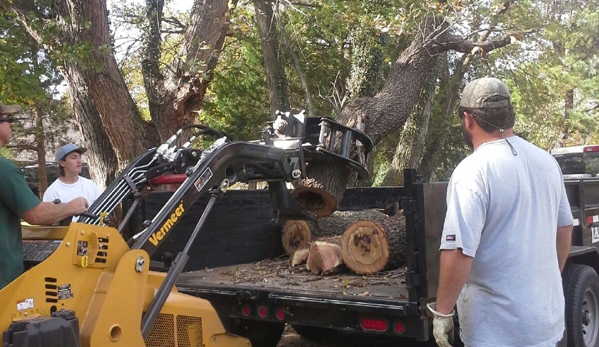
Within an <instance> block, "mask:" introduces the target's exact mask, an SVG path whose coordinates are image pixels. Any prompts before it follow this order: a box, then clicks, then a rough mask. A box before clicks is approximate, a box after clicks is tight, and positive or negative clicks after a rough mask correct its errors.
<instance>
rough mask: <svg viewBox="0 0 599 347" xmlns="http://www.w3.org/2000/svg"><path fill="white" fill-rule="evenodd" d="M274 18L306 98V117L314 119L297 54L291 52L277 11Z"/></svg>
mask: <svg viewBox="0 0 599 347" xmlns="http://www.w3.org/2000/svg"><path fill="white" fill-rule="evenodd" d="M275 17H276V19H277V24H278V26H279V33H280V34H281V38H282V39H283V43H284V44H285V48H287V54H289V58H291V61H292V62H293V66H294V67H295V72H296V73H297V77H298V78H299V80H300V83H301V84H302V88H303V89H304V94H305V97H306V99H305V100H306V105H307V108H308V110H307V111H308V117H315V116H316V115H315V114H314V102H313V100H312V93H311V92H310V87H309V86H308V80H307V79H306V76H305V75H304V71H303V70H302V66H301V64H300V60H299V58H298V57H297V54H295V51H294V50H293V46H292V44H291V40H290V39H289V37H288V36H287V33H286V32H285V25H284V24H283V21H282V20H281V13H279V11H278V10H277V13H276V14H275Z"/></svg>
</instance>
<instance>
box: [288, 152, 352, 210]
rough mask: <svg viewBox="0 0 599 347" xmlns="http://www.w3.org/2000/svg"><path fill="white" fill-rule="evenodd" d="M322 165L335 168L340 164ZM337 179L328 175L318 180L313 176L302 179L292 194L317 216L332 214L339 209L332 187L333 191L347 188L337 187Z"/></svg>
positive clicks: (296, 184)
mask: <svg viewBox="0 0 599 347" xmlns="http://www.w3.org/2000/svg"><path fill="white" fill-rule="evenodd" d="M321 165H324V166H331V169H333V168H335V167H337V166H338V165H339V164H336V163H335V164H331V163H326V164H321ZM346 171H347V173H346V174H348V173H349V170H346ZM334 172H337V171H334ZM337 181H338V177H335V176H326V175H325V176H324V177H320V178H319V179H318V180H316V179H312V178H306V179H302V180H299V181H298V182H296V183H295V188H294V189H293V191H292V192H291V195H293V197H294V198H295V199H296V200H297V202H298V203H299V204H300V205H301V206H302V207H304V208H305V209H306V210H308V211H310V212H313V213H314V214H315V215H316V218H322V217H326V216H330V215H331V214H332V213H333V212H335V211H336V210H337V203H338V201H337V200H336V199H335V197H334V195H332V194H331V193H330V191H331V189H333V191H336V190H344V189H345V186H343V187H337V183H336V182H337ZM325 187H327V188H325ZM331 187H332V188H331Z"/></svg>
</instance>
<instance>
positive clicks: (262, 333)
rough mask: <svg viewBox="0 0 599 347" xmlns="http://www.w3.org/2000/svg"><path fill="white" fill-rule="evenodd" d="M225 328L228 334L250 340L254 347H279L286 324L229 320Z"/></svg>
mask: <svg viewBox="0 0 599 347" xmlns="http://www.w3.org/2000/svg"><path fill="white" fill-rule="evenodd" d="M225 328H226V330H227V332H230V333H232V334H235V335H239V336H243V337H247V338H249V339H250V341H251V342H252V346H259V347H277V345H278V344H279V341H281V337H282V336H283V330H285V323H274V322H266V321H257V320H249V319H227V320H226V326H225Z"/></svg>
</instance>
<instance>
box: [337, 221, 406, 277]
mask: <svg viewBox="0 0 599 347" xmlns="http://www.w3.org/2000/svg"><path fill="white" fill-rule="evenodd" d="M341 255H342V257H343V262H344V264H345V265H346V266H347V267H348V268H350V269H351V270H352V271H354V272H355V273H357V274H374V273H377V272H379V271H382V270H384V269H395V268H398V267H400V266H403V265H404V264H405V259H406V222H405V217H404V216H395V217H389V218H384V219H379V220H376V221H375V220H360V221H358V222H356V223H354V224H352V225H351V226H350V227H349V228H348V229H347V231H346V232H345V233H344V234H343V238H342V241H341Z"/></svg>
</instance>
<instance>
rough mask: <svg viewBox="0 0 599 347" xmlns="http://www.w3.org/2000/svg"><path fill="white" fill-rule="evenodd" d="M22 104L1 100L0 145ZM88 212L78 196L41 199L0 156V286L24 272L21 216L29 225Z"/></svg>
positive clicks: (5, 140) (6, 136)
mask: <svg viewBox="0 0 599 347" xmlns="http://www.w3.org/2000/svg"><path fill="white" fill-rule="evenodd" d="M20 111H21V106H16V105H4V104H2V103H0V148H2V147H4V146H6V144H8V143H9V142H10V139H11V137H12V130H11V123H13V122H15V121H16V119H15V118H14V116H13V115H14V114H15V113H18V112H20ZM85 211H87V201H85V198H83V197H80V198H77V199H74V200H73V201H71V202H69V203H68V204H54V203H52V202H40V199H39V198H38V197H37V196H35V194H33V192H32V191H31V189H29V187H28V186H27V182H26V181H25V177H24V176H23V173H22V172H21V170H19V168H17V166H16V165H15V164H14V163H12V162H11V161H9V160H7V159H6V158H3V157H0V289H2V288H4V287H5V286H6V285H7V284H9V283H10V282H12V281H13V280H14V279H15V278H17V277H19V276H20V275H21V273H22V272H23V243H22V240H21V218H22V219H24V220H25V221H26V222H27V223H29V224H37V225H51V224H53V223H56V222H58V221H60V220H62V219H64V218H67V217H69V216H73V215H78V214H80V213H82V212H85Z"/></svg>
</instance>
